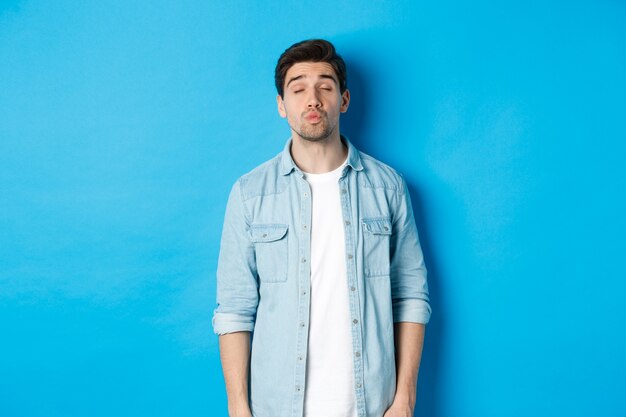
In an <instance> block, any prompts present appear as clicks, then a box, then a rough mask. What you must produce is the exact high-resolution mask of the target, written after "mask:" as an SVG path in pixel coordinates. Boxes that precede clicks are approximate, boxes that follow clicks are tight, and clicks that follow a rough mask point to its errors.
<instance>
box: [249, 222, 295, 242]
mask: <svg viewBox="0 0 626 417" xmlns="http://www.w3.org/2000/svg"><path fill="white" fill-rule="evenodd" d="M288 227H289V225H287V224H253V225H251V226H250V237H251V238H252V241H253V242H272V241H274V240H278V239H281V238H282V237H283V236H285V234H286V233H287V228H288Z"/></svg>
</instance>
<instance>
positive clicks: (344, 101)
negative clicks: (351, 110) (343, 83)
mask: <svg viewBox="0 0 626 417" xmlns="http://www.w3.org/2000/svg"><path fill="white" fill-rule="evenodd" d="M349 105H350V90H348V89H347V88H346V91H344V92H343V94H342V95H341V107H339V111H341V112H342V113H345V112H347V111H348V106H349Z"/></svg>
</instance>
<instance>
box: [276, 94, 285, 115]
mask: <svg viewBox="0 0 626 417" xmlns="http://www.w3.org/2000/svg"><path fill="white" fill-rule="evenodd" d="M276 104H277V105H278V114H280V117H282V118H285V117H287V112H286V111H285V102H284V101H283V98H282V97H281V96H280V94H278V95H276Z"/></svg>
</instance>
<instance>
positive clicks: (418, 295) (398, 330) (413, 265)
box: [384, 177, 431, 417]
mask: <svg viewBox="0 0 626 417" xmlns="http://www.w3.org/2000/svg"><path fill="white" fill-rule="evenodd" d="M393 202H394V204H393V207H394V216H393V226H392V228H393V233H392V236H391V247H390V255H391V298H392V302H393V321H394V339H395V340H394V342H395V347H396V394H395V397H394V401H393V403H392V405H391V407H389V409H388V410H387V412H386V413H385V414H384V417H404V416H406V417H409V416H413V409H414V408H415V401H416V387H417V376H418V371H419V364H420V360H421V357H422V347H423V344H424V332H425V327H426V326H425V325H426V323H428V321H429V319H430V313H431V309H430V303H429V297H428V281H427V280H426V266H425V265H424V257H423V254H422V248H421V246H420V242H419V236H418V232H417V226H416V224H415V217H414V215H413V208H412V205H411V196H410V195H409V190H408V187H407V185H406V182H405V181H404V178H402V177H401V190H400V191H399V192H398V193H396V195H395V199H394V200H393Z"/></svg>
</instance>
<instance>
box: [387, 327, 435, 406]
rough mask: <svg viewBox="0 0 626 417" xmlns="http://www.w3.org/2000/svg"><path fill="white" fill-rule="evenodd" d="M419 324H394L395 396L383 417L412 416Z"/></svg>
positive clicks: (419, 354)
mask: <svg viewBox="0 0 626 417" xmlns="http://www.w3.org/2000/svg"><path fill="white" fill-rule="evenodd" d="M425 329H426V326H425V325H423V324H419V323H409V322H401V323H395V324H394V339H395V345H396V381H397V382H396V396H395V398H394V400H393V404H392V405H391V407H390V408H389V410H387V412H386V413H385V417H391V416H413V410H414V408H415V395H416V394H415V392H416V389H417V377H418V374H419V366H420V360H421V358H422V347H423V345H424V332H425Z"/></svg>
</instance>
